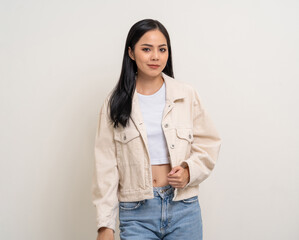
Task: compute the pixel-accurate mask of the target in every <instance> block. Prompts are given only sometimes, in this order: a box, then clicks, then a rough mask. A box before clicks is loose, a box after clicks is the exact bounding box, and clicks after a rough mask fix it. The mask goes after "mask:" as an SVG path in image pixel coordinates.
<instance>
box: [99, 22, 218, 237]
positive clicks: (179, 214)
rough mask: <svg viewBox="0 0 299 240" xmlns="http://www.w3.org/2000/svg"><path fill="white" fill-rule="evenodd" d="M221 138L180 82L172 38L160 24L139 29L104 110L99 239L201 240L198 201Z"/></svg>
mask: <svg viewBox="0 0 299 240" xmlns="http://www.w3.org/2000/svg"><path fill="white" fill-rule="evenodd" d="M220 141H221V140H220V138H219V136H218V133H217V131H216V129H215V127H214V125H213V122H212V121H211V119H210V118H209V116H208V114H207V113H206V111H205V109H204V108H203V106H202V103H201V101H200V98H199V95H198V93H197V91H196V90H195V89H194V88H193V87H192V86H191V85H190V84H187V83H184V82H182V81H179V80H176V79H174V75H173V69H172V55H171V45H170V39H169V35H168V33H167V30H166V29H165V27H164V26H163V25H162V24H161V23H160V22H159V21H157V20H152V19H144V20H141V21H139V22H137V23H135V24H134V25H133V26H132V27H131V29H130V31H129V33H128V36H127V41H126V46H125V51H124V58H123V64H122V70H121V75H120V79H119V81H118V83H117V85H116V86H115V88H114V89H113V91H111V92H110V93H109V94H108V96H107V97H106V99H105V101H104V103H103V105H102V107H101V111H100V116H99V123H98V129H97V134H96V139H95V174H94V178H93V179H94V182H93V203H94V205H95V206H96V209H97V223H98V225H97V227H98V238H97V239H98V240H110V239H114V236H113V235H114V232H115V224H116V217H117V213H119V222H120V225H119V228H120V238H121V239H122V240H127V239H129V240H135V239H136V240H137V239H138V240H140V239H165V240H168V239H171V240H173V239H189V240H197V239H198V240H200V239H202V218H201V209H200V205H199V201H198V197H197V195H198V194H199V188H198V186H199V183H201V182H202V181H203V180H205V179H206V178H207V177H208V176H209V174H210V173H211V171H212V169H213V168H214V165H215V162H216V160H217V158H218V153H219V150H220Z"/></svg>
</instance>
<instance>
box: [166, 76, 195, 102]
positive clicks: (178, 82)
mask: <svg viewBox="0 0 299 240" xmlns="http://www.w3.org/2000/svg"><path fill="white" fill-rule="evenodd" d="M164 76H165V77H166V78H167V79H168V80H169V82H170V83H171V85H173V87H174V89H177V90H178V91H179V92H180V93H184V94H185V95H186V96H187V97H191V98H192V100H193V101H195V102H196V101H198V100H199V98H200V97H199V92H198V90H197V88H196V87H195V86H194V85H193V84H192V83H189V82H187V81H186V79H183V78H182V77H178V78H173V77H170V76H168V75H165V74H164Z"/></svg>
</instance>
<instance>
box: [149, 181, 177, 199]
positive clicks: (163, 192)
mask: <svg viewBox="0 0 299 240" xmlns="http://www.w3.org/2000/svg"><path fill="white" fill-rule="evenodd" d="M153 192H154V196H155V197H158V196H160V197H161V198H165V197H166V196H169V195H172V194H173V192H174V187H172V186H171V185H170V184H168V185H166V186H163V187H153Z"/></svg>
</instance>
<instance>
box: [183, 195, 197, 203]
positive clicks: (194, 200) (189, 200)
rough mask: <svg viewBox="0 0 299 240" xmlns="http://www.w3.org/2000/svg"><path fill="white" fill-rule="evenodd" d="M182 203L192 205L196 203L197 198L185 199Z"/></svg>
mask: <svg viewBox="0 0 299 240" xmlns="http://www.w3.org/2000/svg"><path fill="white" fill-rule="evenodd" d="M182 201H183V202H184V203H194V202H196V201H198V196H194V197H191V198H186V199H183V200H182Z"/></svg>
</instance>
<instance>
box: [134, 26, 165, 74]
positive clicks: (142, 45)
mask: <svg viewBox="0 0 299 240" xmlns="http://www.w3.org/2000/svg"><path fill="white" fill-rule="evenodd" d="M128 51H129V56H130V58H131V59H132V60H134V61H136V65H137V68H138V70H137V71H138V76H141V75H143V76H150V77H155V76H157V75H159V74H160V73H161V72H162V70H163V69H164V68H165V66H166V63H167V59H168V46H167V41H166V38H165V37H164V35H163V33H161V32H160V31H159V30H151V31H148V32H146V33H145V34H144V35H143V36H142V37H141V38H140V39H139V41H138V42H137V43H136V45H135V49H134V52H133V51H132V49H131V48H130V47H129V50H128ZM151 65H158V66H157V67H151Z"/></svg>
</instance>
